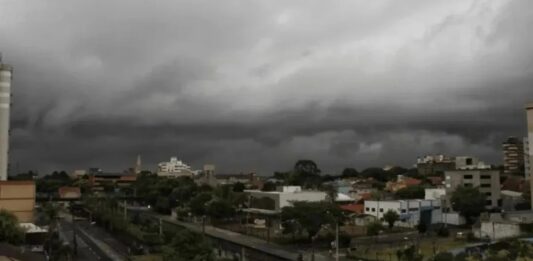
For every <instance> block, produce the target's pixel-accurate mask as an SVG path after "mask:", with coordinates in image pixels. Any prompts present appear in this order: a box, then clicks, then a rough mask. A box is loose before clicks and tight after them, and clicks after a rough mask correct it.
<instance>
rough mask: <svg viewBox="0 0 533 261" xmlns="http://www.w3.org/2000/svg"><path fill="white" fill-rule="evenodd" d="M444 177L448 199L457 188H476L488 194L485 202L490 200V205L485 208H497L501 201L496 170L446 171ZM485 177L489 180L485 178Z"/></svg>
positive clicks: (498, 175) (498, 174)
mask: <svg viewBox="0 0 533 261" xmlns="http://www.w3.org/2000/svg"><path fill="white" fill-rule="evenodd" d="M444 176H445V188H446V195H447V196H448V197H450V196H451V195H452V194H453V192H454V191H455V190H456V189H457V187H459V186H469V187H478V188H479V191H480V192H481V193H484V194H490V195H487V200H490V204H486V207H487V208H496V207H498V200H500V199H501V195H500V187H501V186H500V172H499V171H498V170H485V169H483V170H453V171H446V172H445V174H444ZM470 176H471V177H470ZM486 176H488V177H489V178H485V177H486ZM469 177H470V178H469Z"/></svg>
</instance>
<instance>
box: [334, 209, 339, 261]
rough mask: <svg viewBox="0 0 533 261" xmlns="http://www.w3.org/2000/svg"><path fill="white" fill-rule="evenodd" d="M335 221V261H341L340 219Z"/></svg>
mask: <svg viewBox="0 0 533 261" xmlns="http://www.w3.org/2000/svg"><path fill="white" fill-rule="evenodd" d="M335 221H336V222H335V248H336V250H335V261H339V220H337V219H335Z"/></svg>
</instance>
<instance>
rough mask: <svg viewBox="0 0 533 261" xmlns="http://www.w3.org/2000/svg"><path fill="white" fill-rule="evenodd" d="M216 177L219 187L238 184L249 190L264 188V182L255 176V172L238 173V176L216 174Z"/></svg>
mask: <svg viewBox="0 0 533 261" xmlns="http://www.w3.org/2000/svg"><path fill="white" fill-rule="evenodd" d="M214 177H215V179H216V181H217V184H218V185H234V184H236V183H242V184H244V185H245V186H246V187H248V188H250V187H256V188H259V187H262V181H261V179H260V178H259V177H258V176H257V175H256V174H255V172H250V173H236V174H216V175H215V176H214Z"/></svg>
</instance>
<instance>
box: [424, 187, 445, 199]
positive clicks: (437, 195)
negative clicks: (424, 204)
mask: <svg viewBox="0 0 533 261" xmlns="http://www.w3.org/2000/svg"><path fill="white" fill-rule="evenodd" d="M445 197H446V189H444V188H427V189H424V199H426V200H441V199H443V198H445Z"/></svg>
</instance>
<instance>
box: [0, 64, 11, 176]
mask: <svg viewBox="0 0 533 261" xmlns="http://www.w3.org/2000/svg"><path fill="white" fill-rule="evenodd" d="M12 74H13V68H12V67H11V66H9V65H7V64H4V63H2V57H1V56H0V180H7V170H8V163H9V156H8V153H9V109H10V108H9V107H10V106H11V78H12Z"/></svg>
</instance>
